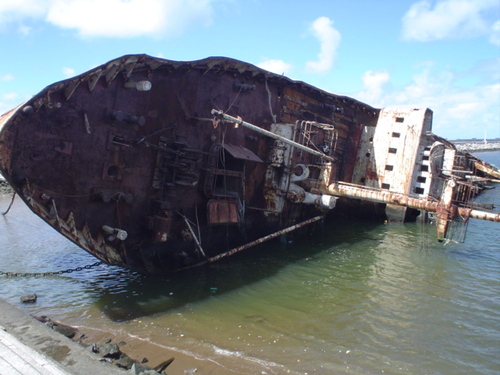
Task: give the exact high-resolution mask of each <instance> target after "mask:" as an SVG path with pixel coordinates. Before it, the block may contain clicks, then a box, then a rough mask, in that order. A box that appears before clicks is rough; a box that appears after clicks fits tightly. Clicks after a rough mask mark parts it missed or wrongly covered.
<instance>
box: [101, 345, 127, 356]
mask: <svg viewBox="0 0 500 375" xmlns="http://www.w3.org/2000/svg"><path fill="white" fill-rule="evenodd" d="M97 349H98V353H99V355H100V356H101V357H104V358H113V359H118V358H120V355H121V354H122V352H121V351H120V349H119V348H118V345H116V344H104V345H100V346H99V347H98V348H97Z"/></svg>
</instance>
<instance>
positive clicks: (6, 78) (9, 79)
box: [0, 74, 14, 82]
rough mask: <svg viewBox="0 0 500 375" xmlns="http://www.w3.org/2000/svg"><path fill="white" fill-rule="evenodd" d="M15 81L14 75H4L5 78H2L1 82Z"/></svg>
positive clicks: (0, 78) (0, 77)
mask: <svg viewBox="0 0 500 375" xmlns="http://www.w3.org/2000/svg"><path fill="white" fill-rule="evenodd" d="M13 79H14V76H13V75H12V74H4V75H3V76H0V82H7V81H12V80H13Z"/></svg>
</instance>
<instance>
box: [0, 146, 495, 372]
mask: <svg viewBox="0 0 500 375" xmlns="http://www.w3.org/2000/svg"><path fill="white" fill-rule="evenodd" d="M479 157H481V158H483V159H484V160H487V161H489V162H491V163H494V164H497V165H500V153H499V152H491V153H481V154H479ZM477 200H478V201H481V202H485V203H494V204H496V206H497V207H500V185H499V184H497V185H496V188H495V189H491V190H488V191H485V192H484V193H483V194H482V195H481V196H480V197H478V198H477ZM9 202H10V197H8V196H7V197H3V198H0V210H1V211H4V210H5V208H6V207H7V206H8V204H9ZM459 229H460V228H457V230H459ZM94 262H95V259H94V258H93V257H91V256H90V255H88V254H86V253H85V252H84V251H83V250H80V249H79V248H77V247H76V246H74V245H73V244H71V243H69V242H68V241H67V240H65V239H64V238H62V237H61V236H60V235H59V234H57V233H56V232H55V231H54V230H52V229H51V228H49V227H48V226H47V225H46V224H44V223H42V222H41V221H40V220H39V219H38V218H37V217H35V216H34V215H33V214H31V213H30V212H29V210H28V209H27V208H26V207H25V206H24V204H23V203H22V202H21V201H20V200H17V201H16V203H15V205H14V207H13V208H12V210H11V212H10V213H9V214H8V215H7V216H5V217H0V270H2V271H17V272H44V271H54V270H61V269H66V268H72V267H78V266H84V265H86V264H91V263H94ZM31 293H37V295H38V302H37V303H36V304H34V305H23V306H21V304H20V302H19V297H20V296H21V295H23V294H31ZM0 297H2V298H4V299H6V300H8V301H9V302H11V303H13V304H15V305H17V306H19V307H21V308H23V309H24V310H27V311H28V312H30V313H32V314H44V315H48V316H50V317H51V318H53V319H54V320H60V321H63V322H65V323H67V324H71V325H76V326H80V327H95V328H98V329H102V330H104V331H108V332H113V331H114V332H121V333H126V334H128V335H130V336H131V337H134V338H139V339H143V340H146V341H148V342H152V343H155V344H157V345H158V346H159V347H164V348H169V349H174V350H178V351H182V352H186V353H196V355H197V356H199V357H203V358H208V359H210V360H213V361H214V362H217V363H220V364H222V365H224V366H226V367H228V368H231V369H234V370H236V371H240V372H241V373H242V374H288V373H290V374H492V375H493V374H498V373H500V226H499V224H498V223H491V222H484V221H479V220H470V222H469V223H468V227H467V235H466V238H465V242H464V243H439V242H437V241H436V240H435V228H434V227H433V226H431V225H423V224H417V223H415V224H413V223H412V224H388V225H384V224H374V223H369V222H361V221H358V222H352V221H346V220H340V219H338V220H333V221H331V222H329V223H328V224H327V225H325V226H324V227H322V228H318V230H317V231H316V232H315V233H314V234H313V235H311V236H308V237H288V238H284V239H282V241H281V242H273V243H269V244H266V245H264V246H261V247H259V248H255V249H253V250H250V251H247V252H245V253H241V254H238V255H236V256H234V257H232V258H230V259H226V260H224V261H222V262H219V263H216V264H214V265H213V266H212V267H210V268H200V269H198V270H194V271H189V272H185V273H181V274H177V275H175V276H171V277H168V278H158V277H147V276H142V275H139V274H136V273H134V272H131V271H127V270H123V269H120V268H116V267H109V266H105V265H102V266H98V267H96V268H93V269H91V270H88V271H85V272H75V273H71V274H65V275H63V276H53V277H44V278H34V277H29V278H6V277H0ZM235 358H237V359H238V361H235V360H234V359H235Z"/></svg>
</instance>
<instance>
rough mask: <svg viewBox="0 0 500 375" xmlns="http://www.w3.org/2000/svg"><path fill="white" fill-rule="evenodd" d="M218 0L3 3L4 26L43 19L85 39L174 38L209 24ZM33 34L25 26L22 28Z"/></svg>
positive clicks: (0, 7)
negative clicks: (192, 27) (26, 20)
mask: <svg viewBox="0 0 500 375" xmlns="http://www.w3.org/2000/svg"><path fill="white" fill-rule="evenodd" d="M214 1H215V0H2V2H1V3H0V25H1V24H5V23H7V22H11V21H20V20H22V19H23V18H26V17H37V18H43V19H45V21H47V22H49V23H51V24H53V25H55V26H58V27H61V28H66V29H75V30H76V31H77V32H78V33H79V34H80V36H82V37H99V36H104V37H131V36H132V37H134V36H143V35H147V36H156V37H163V36H172V35H177V34H180V33H182V32H183V31H184V30H185V29H186V28H187V27H188V26H189V25H200V24H201V25H207V24H209V23H210V22H211V20H212V16H213V13H214V11H213V7H212V3H213V2H214ZM20 30H21V31H23V32H25V33H26V32H27V31H28V32H29V28H26V26H24V27H23V28H21V29H20Z"/></svg>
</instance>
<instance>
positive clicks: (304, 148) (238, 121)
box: [212, 109, 333, 161]
mask: <svg viewBox="0 0 500 375" xmlns="http://www.w3.org/2000/svg"><path fill="white" fill-rule="evenodd" d="M212 115H214V116H216V117H220V118H222V119H224V120H226V121H230V122H234V123H235V124H238V125H241V126H244V127H245V128H248V129H251V130H253V131H255V132H257V133H260V134H263V135H266V136H268V137H270V138H274V139H277V140H279V141H282V142H284V143H286V144H289V145H290V146H293V147H295V148H298V149H300V150H302V151H305V152H308V153H310V154H313V155H316V156H319V157H321V158H323V159H325V160H328V161H333V158H332V157H330V156H328V155H326V154H324V153H322V152H320V151H316V150H313V149H312V148H309V147H307V146H304V145H302V144H300V143H297V142H294V141H292V140H290V139H288V138H286V137H283V136H281V135H279V134H275V133H273V132H270V131H268V130H266V129H262V128H260V127H258V126H256V125H253V124H250V123H249V122H246V121H243V120H242V119H241V118H237V117H233V116H230V115H226V114H225V113H224V112H222V111H218V110H216V109H212Z"/></svg>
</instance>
